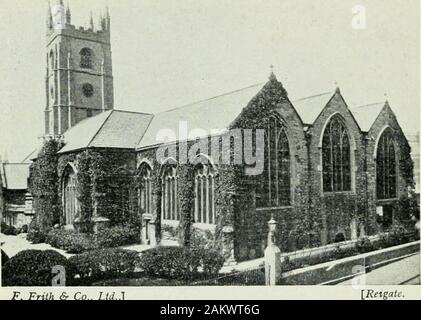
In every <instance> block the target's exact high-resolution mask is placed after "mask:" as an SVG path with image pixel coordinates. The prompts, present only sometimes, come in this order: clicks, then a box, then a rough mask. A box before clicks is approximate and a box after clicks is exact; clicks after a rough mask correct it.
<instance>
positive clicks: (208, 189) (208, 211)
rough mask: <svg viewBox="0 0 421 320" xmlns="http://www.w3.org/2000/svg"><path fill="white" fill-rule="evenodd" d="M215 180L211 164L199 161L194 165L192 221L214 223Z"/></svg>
mask: <svg viewBox="0 0 421 320" xmlns="http://www.w3.org/2000/svg"><path fill="white" fill-rule="evenodd" d="M214 202H215V181H214V169H213V167H212V166H211V164H202V163H199V164H197V165H196V167H195V211H194V221H195V222H198V223H207V224H215V203H214Z"/></svg>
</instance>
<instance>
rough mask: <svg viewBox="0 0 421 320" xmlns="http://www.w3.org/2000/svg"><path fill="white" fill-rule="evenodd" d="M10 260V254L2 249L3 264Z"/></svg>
mask: <svg viewBox="0 0 421 320" xmlns="http://www.w3.org/2000/svg"><path fill="white" fill-rule="evenodd" d="M8 260H9V256H8V255H7V254H6V252H4V251H3V250H1V265H2V266H4V264H5V263H6V262H7V261H8Z"/></svg>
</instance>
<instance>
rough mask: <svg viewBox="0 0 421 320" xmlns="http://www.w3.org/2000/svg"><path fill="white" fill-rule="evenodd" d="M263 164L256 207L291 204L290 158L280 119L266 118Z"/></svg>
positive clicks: (286, 138)
mask: <svg viewBox="0 0 421 320" xmlns="http://www.w3.org/2000/svg"><path fill="white" fill-rule="evenodd" d="M264 153H265V157H264V159H265V164H264V170H263V173H262V174H261V175H260V179H259V181H258V185H257V190H256V205H257V207H258V208H265V207H280V206H287V205H290V204H291V160H290V150H289V142H288V137H287V134H286V131H285V127H284V126H283V125H282V123H281V121H280V120H279V119H278V118H277V117H275V116H273V117H270V118H268V120H267V122H266V128H265V148H264Z"/></svg>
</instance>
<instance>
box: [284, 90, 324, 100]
mask: <svg viewBox="0 0 421 320" xmlns="http://www.w3.org/2000/svg"><path fill="white" fill-rule="evenodd" d="M328 94H332V91H329V92H324V93H319V94H315V95H312V96H308V97H303V98H299V99H295V100H292V101H291V102H299V101H303V100H307V99H311V98H316V97H321V96H325V95H328Z"/></svg>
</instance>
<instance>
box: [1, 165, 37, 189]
mask: <svg viewBox="0 0 421 320" xmlns="http://www.w3.org/2000/svg"><path fill="white" fill-rule="evenodd" d="M30 165H31V164H30V163H1V165H0V176H1V184H2V186H3V188H4V189H9V190H25V189H27V188H28V177H29V166H30Z"/></svg>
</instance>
